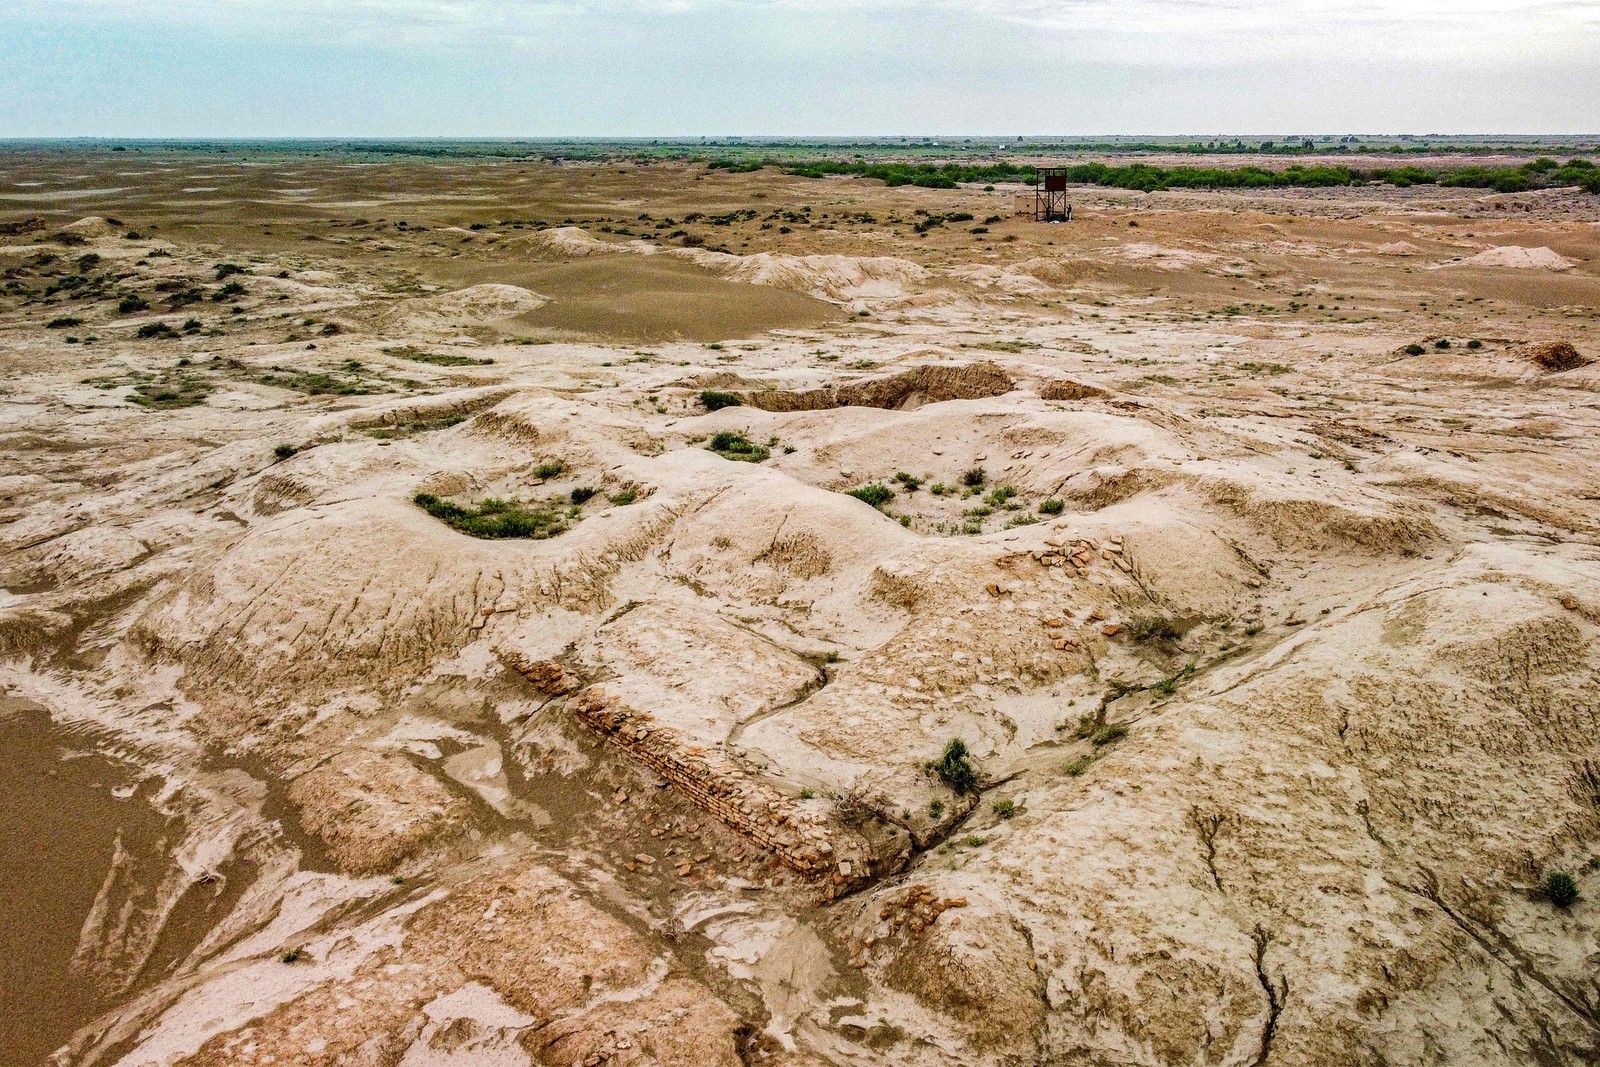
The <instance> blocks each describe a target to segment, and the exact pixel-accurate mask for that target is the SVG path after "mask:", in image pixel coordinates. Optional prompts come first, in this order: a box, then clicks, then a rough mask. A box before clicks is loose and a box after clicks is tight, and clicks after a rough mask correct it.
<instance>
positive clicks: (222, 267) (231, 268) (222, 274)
mask: <svg viewBox="0 0 1600 1067" xmlns="http://www.w3.org/2000/svg"><path fill="white" fill-rule="evenodd" d="M247 273H249V272H248V271H246V270H245V269H244V268H243V267H241V266H239V264H237V263H218V264H217V281H219V282H220V281H222V280H223V279H224V278H229V277H232V276H233V275H235V274H247Z"/></svg>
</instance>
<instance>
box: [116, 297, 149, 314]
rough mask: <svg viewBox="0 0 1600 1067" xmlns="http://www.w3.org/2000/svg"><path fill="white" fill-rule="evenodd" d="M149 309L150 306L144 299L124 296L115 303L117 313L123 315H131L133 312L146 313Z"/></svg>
mask: <svg viewBox="0 0 1600 1067" xmlns="http://www.w3.org/2000/svg"><path fill="white" fill-rule="evenodd" d="M149 308H150V305H149V304H148V303H146V302H145V300H144V298H143V297H138V296H125V297H123V298H122V299H121V300H120V301H118V302H117V311H118V313H119V314H123V315H132V314H133V313H134V312H135V311H147V310H149Z"/></svg>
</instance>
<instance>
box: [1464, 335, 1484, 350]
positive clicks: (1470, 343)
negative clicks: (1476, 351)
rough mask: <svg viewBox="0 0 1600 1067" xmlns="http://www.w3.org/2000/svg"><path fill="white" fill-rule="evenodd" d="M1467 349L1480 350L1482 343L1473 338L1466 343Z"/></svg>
mask: <svg viewBox="0 0 1600 1067" xmlns="http://www.w3.org/2000/svg"><path fill="white" fill-rule="evenodd" d="M1467 347H1468V348H1482V347H1483V342H1482V341H1480V340H1478V339H1477V338H1476V337H1474V338H1473V339H1472V340H1470V341H1468V342H1467Z"/></svg>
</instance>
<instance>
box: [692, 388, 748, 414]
mask: <svg viewBox="0 0 1600 1067" xmlns="http://www.w3.org/2000/svg"><path fill="white" fill-rule="evenodd" d="M700 403H701V405H702V406H703V407H704V408H705V409H706V410H707V411H721V410H722V409H723V408H736V407H739V406H740V405H741V404H743V403H744V402H743V401H742V400H740V399H739V396H738V394H737V393H722V392H718V391H717V390H715V389H707V390H705V391H704V392H702V393H701V394H700Z"/></svg>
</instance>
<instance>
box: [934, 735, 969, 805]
mask: <svg viewBox="0 0 1600 1067" xmlns="http://www.w3.org/2000/svg"><path fill="white" fill-rule="evenodd" d="M928 769H929V770H931V771H932V772H933V773H934V774H935V775H937V776H938V778H939V780H940V781H942V782H944V784H945V785H947V786H949V787H950V788H951V789H953V790H955V792H956V793H957V795H960V796H966V795H967V794H969V793H976V792H977V791H978V783H979V775H978V768H977V767H976V766H975V765H974V764H973V762H972V760H971V758H970V757H969V756H968V755H967V743H966V742H965V741H963V740H962V739H961V738H959V737H952V738H951V739H950V741H949V742H948V743H947V744H946V745H945V746H944V753H943V754H942V755H941V756H940V757H939V758H938V759H937V760H932V761H930V762H929V763H928Z"/></svg>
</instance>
